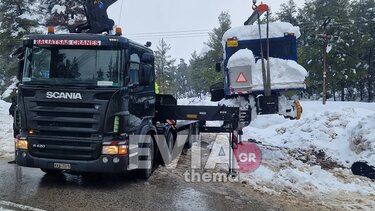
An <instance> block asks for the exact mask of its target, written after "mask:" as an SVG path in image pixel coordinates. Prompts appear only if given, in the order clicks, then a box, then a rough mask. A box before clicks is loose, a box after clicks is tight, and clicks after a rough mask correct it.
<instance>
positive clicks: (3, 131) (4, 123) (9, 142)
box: [0, 100, 14, 158]
mask: <svg viewBox="0 0 375 211" xmlns="http://www.w3.org/2000/svg"><path fill="white" fill-rule="evenodd" d="M10 105H11V104H10V103H7V102H4V101H2V100H0V158H10V157H12V156H13V154H14V139H13V118H12V116H10V115H9V107H10Z"/></svg>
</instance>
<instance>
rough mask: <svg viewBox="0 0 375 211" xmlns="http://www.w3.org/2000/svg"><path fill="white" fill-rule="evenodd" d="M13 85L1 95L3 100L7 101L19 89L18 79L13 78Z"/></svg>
mask: <svg viewBox="0 0 375 211" xmlns="http://www.w3.org/2000/svg"><path fill="white" fill-rule="evenodd" d="M12 81H13V83H12V84H11V85H10V86H9V87H8V88H7V89H6V90H5V91H4V92H3V94H2V95H1V99H5V98H7V97H9V96H10V95H11V94H12V93H13V91H14V90H15V89H16V88H17V83H18V80H17V79H16V78H12Z"/></svg>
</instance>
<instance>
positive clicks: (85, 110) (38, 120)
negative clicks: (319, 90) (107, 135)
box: [24, 91, 109, 161]
mask: <svg viewBox="0 0 375 211" xmlns="http://www.w3.org/2000/svg"><path fill="white" fill-rule="evenodd" d="M95 94H96V93H94V92H91V93H90V92H82V96H83V100H81V101H73V102H72V100H58V99H45V96H46V95H45V94H44V93H43V92H39V91H36V92H35V95H34V96H33V97H31V96H30V97H25V98H24V104H25V109H26V113H27V116H26V118H27V128H28V129H33V130H34V134H33V135H31V136H30V137H29V148H30V154H31V155H32V156H35V157H39V158H52V159H64V160H85V161H88V160H96V159H98V158H99V156H100V154H101V145H102V140H101V139H102V138H101V136H100V134H102V133H103V127H104V121H105V114H106V110H107V106H108V102H109V99H96V97H95Z"/></svg>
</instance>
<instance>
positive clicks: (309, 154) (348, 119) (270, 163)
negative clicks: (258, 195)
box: [200, 100, 375, 210]
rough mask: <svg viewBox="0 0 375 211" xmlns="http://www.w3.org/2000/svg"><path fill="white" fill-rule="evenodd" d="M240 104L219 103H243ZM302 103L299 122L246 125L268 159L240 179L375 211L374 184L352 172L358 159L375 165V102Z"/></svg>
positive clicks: (262, 119) (273, 119) (275, 119)
mask: <svg viewBox="0 0 375 211" xmlns="http://www.w3.org/2000/svg"><path fill="white" fill-rule="evenodd" d="M241 102H242V101H241V100H224V101H222V102H220V103H221V104H225V105H229V106H231V105H237V106H244V105H243V103H241ZM202 103H203V104H204V103H205V102H203V101H202V102H200V104H202ZM302 106H303V108H304V113H303V116H302V120H300V121H291V120H288V119H284V118H283V117H281V116H278V115H265V116H258V117H257V119H256V120H254V121H253V122H252V123H251V125H250V126H249V127H246V128H244V130H243V131H244V136H243V138H242V139H243V140H247V139H256V140H257V141H258V142H260V144H258V146H259V147H260V148H261V150H262V157H263V160H262V166H261V167H260V168H259V169H257V170H256V171H255V172H253V173H250V174H242V175H241V179H242V180H245V181H247V182H248V184H249V185H250V186H251V188H254V189H255V190H258V191H261V192H264V193H268V194H283V195H284V194H288V195H293V196H297V197H302V198H304V199H305V200H306V199H307V200H318V201H320V202H322V203H324V204H327V205H328V206H331V205H332V206H334V207H336V208H338V209H339V210H343V209H359V208H361V209H365V210H366V209H367V210H374V208H375V203H374V202H373V197H374V196H375V195H374V194H375V184H374V182H373V181H371V180H369V179H368V178H365V177H359V176H355V175H353V174H352V173H351V171H350V167H351V165H352V164H353V163H354V162H356V161H359V160H364V161H367V162H369V163H370V164H371V165H375V152H374V151H375V150H374V149H375V103H360V102H331V101H329V102H328V103H327V105H325V106H324V105H322V103H321V102H317V101H303V102H302Z"/></svg>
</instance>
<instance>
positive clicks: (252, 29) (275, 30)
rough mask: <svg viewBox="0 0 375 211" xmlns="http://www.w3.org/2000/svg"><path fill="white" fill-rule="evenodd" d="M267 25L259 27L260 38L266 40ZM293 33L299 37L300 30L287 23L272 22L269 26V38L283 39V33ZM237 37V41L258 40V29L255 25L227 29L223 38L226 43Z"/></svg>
mask: <svg viewBox="0 0 375 211" xmlns="http://www.w3.org/2000/svg"><path fill="white" fill-rule="evenodd" d="M266 31H267V25H265V24H262V25H261V32H262V38H266ZM285 32H288V33H294V34H295V36H296V37H297V38H299V37H300V36H301V32H300V28H299V27H298V26H293V25H292V24H291V23H287V22H274V23H270V24H269V37H270V38H276V37H284V33H285ZM233 37H237V39H238V40H254V39H259V28H258V25H257V24H254V25H249V26H239V27H234V28H231V29H229V30H228V31H227V32H225V34H224V36H223V41H224V42H226V41H227V40H228V39H229V38H233Z"/></svg>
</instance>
